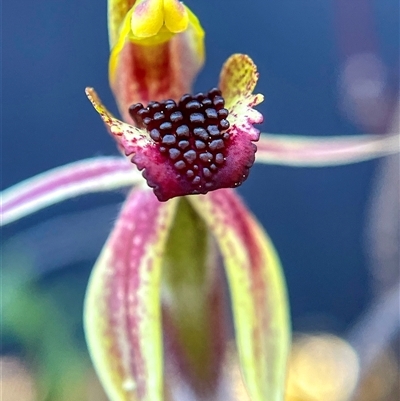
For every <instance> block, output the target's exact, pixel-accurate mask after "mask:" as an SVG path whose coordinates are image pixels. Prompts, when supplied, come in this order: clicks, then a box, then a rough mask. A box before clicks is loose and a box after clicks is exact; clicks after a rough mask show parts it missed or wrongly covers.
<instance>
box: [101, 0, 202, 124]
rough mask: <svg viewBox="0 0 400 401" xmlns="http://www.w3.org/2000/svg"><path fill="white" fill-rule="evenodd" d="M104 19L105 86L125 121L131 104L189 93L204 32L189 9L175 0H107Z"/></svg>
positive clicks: (200, 64) (197, 68)
mask: <svg viewBox="0 0 400 401" xmlns="http://www.w3.org/2000/svg"><path fill="white" fill-rule="evenodd" d="M108 21H109V35H110V46H111V55H110V61H109V78H110V85H111V88H112V90H113V92H114V95H115V98H116V100H117V103H118V106H119V110H120V113H121V115H122V117H123V119H124V120H125V121H130V118H129V116H128V113H127V112H128V108H129V106H130V105H131V104H133V103H137V102H141V103H147V102H149V101H150V100H157V99H163V98H177V97H179V96H181V95H182V94H183V93H185V92H190V90H191V85H192V82H193V79H194V78H195V76H196V75H197V73H198V71H199V69H200V68H201V67H202V65H203V63H204V31H203V29H202V27H201V25H200V22H199V20H198V19H197V17H196V16H195V15H194V14H193V13H192V12H191V11H190V10H189V8H187V7H186V6H184V5H183V4H182V3H181V2H180V1H178V0H137V1H132V0H131V1H126V0H125V1H121V0H110V1H109V9H108ZM126 119H128V120H126Z"/></svg>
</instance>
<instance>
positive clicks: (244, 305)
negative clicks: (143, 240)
mask: <svg viewBox="0 0 400 401" xmlns="http://www.w3.org/2000/svg"><path fill="white" fill-rule="evenodd" d="M188 199H190V202H191V204H192V205H193V207H194V208H195V210H196V211H197V212H198V213H199V215H200V216H201V217H202V218H203V219H204V221H205V222H206V224H207V226H208V228H209V229H210V231H211V232H212V234H213V235H214V236H215V239H216V241H217V243H218V245H219V248H220V251H221V253H222V256H223V258H224V264H225V269H226V273H227V278H228V283H229V287H230V292H231V303H232V309H233V316H234V323H235V333H236V343H237V348H238V352H239V358H240V365H241V369H242V372H243V376H244V380H245V384H246V387H247V390H248V393H249V396H250V399H251V400H252V401H283V399H284V388H285V379H286V364H287V356H288V352H289V344H290V324H289V308H288V300H287V295H286V287H285V282H284V278H283V274H282V268H281V266H280V263H279V259H278V256H277V254H276V251H275V249H274V247H273V245H272V243H271V241H270V239H269V238H268V236H267V235H266V234H265V232H264V231H263V229H262V228H261V227H260V225H259V224H258V223H257V221H256V220H255V218H254V217H253V216H252V215H251V213H250V212H249V211H248V209H247V208H246V207H245V206H244V204H243V203H242V202H241V200H240V199H239V198H238V197H237V195H236V194H235V193H234V192H233V190H227V189H221V190H219V191H214V192H210V193H209V194H207V195H205V196H193V197H189V198H188Z"/></svg>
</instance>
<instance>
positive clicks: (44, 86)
mask: <svg viewBox="0 0 400 401" xmlns="http://www.w3.org/2000/svg"><path fill="white" fill-rule="evenodd" d="M186 4H187V5H189V7H191V8H192V10H193V11H194V12H195V13H196V14H197V15H198V17H199V19H200V21H201V22H202V24H203V26H204V28H205V31H206V45H207V61H206V65H205V67H204V69H203V71H202V72H201V74H200V76H199V79H198V80H197V82H196V85H195V90H198V91H201V90H207V89H209V88H210V87H212V86H215V85H216V83H217V80H218V76H219V70H220V68H221V66H222V64H223V62H224V60H225V59H226V58H227V57H228V56H229V55H230V54H232V53H234V52H244V53H247V54H249V55H250V56H251V57H252V58H253V59H254V61H255V62H256V64H257V66H258V68H259V72H260V81H259V84H258V87H257V89H258V91H259V92H261V93H263V94H264V95H265V97H266V100H265V102H264V103H263V104H261V105H260V107H259V110H260V111H261V112H262V113H263V114H264V116H265V122H264V124H263V125H262V126H261V129H262V131H264V132H270V133H285V134H297V135H310V136H332V135H355V134H362V133H377V134H382V133H385V132H393V131H394V130H398V123H397V124H396V122H395V121H394V117H395V115H396V113H398V112H399V109H398V99H399V37H400V36H399V13H400V9H399V2H398V1H397V0H352V1H348V0H285V1H278V0H253V1H248V2H244V1H239V0H230V1H228V0H220V1H218V2H216V1H213V0H203V1H195V0H188V1H186ZM106 7H107V5H106V0H98V1H92V0H80V1H77V0H69V1H56V2H54V1H49V0H36V1H27V0H20V1H9V2H4V3H3V4H2V26H3V28H2V29H3V37H2V75H3V76H2V78H3V79H2V128H3V130H2V134H3V135H2V147H3V149H2V169H3V170H2V183H1V185H2V188H3V189H4V188H7V187H8V186H10V185H13V184H15V183H17V182H19V181H20V180H23V179H26V178H28V177H30V176H33V175H35V174H38V173H40V172H43V171H45V170H48V169H50V168H53V167H56V166H59V165H62V164H65V163H68V162H72V161H75V160H79V159H82V158H88V157H92V156H96V155H116V154H117V150H116V148H115V145H114V142H113V141H112V139H111V138H110V137H109V136H108V134H107V132H106V130H105V129H104V126H103V125H102V123H101V121H100V119H99V117H98V115H97V114H96V113H95V112H94V110H93V109H92V107H91V106H90V104H89V102H88V101H87V99H86V97H85V95H84V88H85V87H86V86H94V87H95V88H96V90H97V91H98V93H99V94H100V96H101V97H102V100H103V101H104V103H105V104H106V105H107V106H110V109H111V110H112V111H114V112H116V107H115V104H114V101H113V98H112V95H111V92H110V89H109V87H108V79H107V63H108V55H109V49H108V38H107V28H106ZM239 192H240V193H241V195H242V196H243V197H244V199H245V201H246V202H247V204H248V205H249V207H250V208H251V210H252V211H253V212H254V213H255V214H256V216H257V217H258V219H259V220H260V221H261V222H262V224H263V225H264V227H265V228H266V230H267V231H268V233H269V235H270V236H271V237H272V240H273V242H274V244H275V246H276V248H277V250H278V253H279V255H280V257H281V260H282V263H283V267H284V270H285V275H286V279H287V282H288V287H289V296H290V303H291V313H292V322H293V329H294V333H295V337H294V338H295V342H294V348H293V353H292V358H291V364H290V366H291V367H290V375H289V383H288V392H287V393H288V395H287V400H288V401H319V400H321V401H342V400H343V401H345V400H355V401H364V400H365V401H375V400H376V401H386V400H387V401H391V400H393V401H394V400H398V397H399V394H400V390H399V320H398V319H399V274H398V268H399V248H398V244H399V160H398V157H397V156H393V157H390V158H386V159H381V160H376V161H369V162H363V163H359V164H355V165H350V166H341V167H332V168H321V169H318V168H315V169H306V168H289V167H277V166H263V165H256V166H255V167H254V168H253V169H252V173H251V174H250V177H249V179H248V180H247V181H246V183H245V184H244V185H243V186H242V187H241V188H240V189H239ZM124 195H125V192H124V191H117V192H114V193H112V194H100V195H89V196H85V197H82V198H78V199H75V200H72V201H68V202H65V203H63V204H60V205H57V206H53V207H51V208H48V209H46V210H44V211H41V212H39V213H36V214H34V215H33V216H30V217H27V218H24V219H23V220H21V221H19V222H16V223H13V224H10V225H9V226H7V227H5V228H4V229H3V231H2V277H3V283H2V290H3V305H2V309H3V310H2V321H3V331H2V343H1V344H2V350H1V362H2V365H3V373H2V391H3V401H13V400H19V401H34V400H35V401H36V400H40V401H42V400H56V401H58V400H68V401H70V400H72V401H74V400H102V399H104V398H102V397H104V396H103V395H102V393H101V389H100V388H99V386H98V384H97V381H96V378H95V376H94V374H93V372H92V370H91V364H90V361H89V360H88V356H87V351H86V346H85V343H84V336H83V329H82V319H81V315H82V305H83V298H84V292H85V287H86V284H87V280H88V277H89V274H90V271H91V267H92V265H93V263H94V261H95V259H96V256H97V255H98V253H99V251H100V249H101V246H102V244H103V243H104V241H105V239H106V238H107V235H108V233H109V231H110V229H111V227H112V224H113V221H114V219H115V217H116V215H117V213H118V208H119V206H120V204H121V202H122V201H123V199H124ZM238 391H239V390H238ZM240 399H243V400H244V399H245V398H244V396H243V397H242V398H240Z"/></svg>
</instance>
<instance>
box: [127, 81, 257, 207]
mask: <svg viewBox="0 0 400 401" xmlns="http://www.w3.org/2000/svg"><path fill="white" fill-rule="evenodd" d="M224 106H225V101H224V98H223V97H222V95H221V91H220V90H219V89H217V88H213V89H211V90H210V91H209V92H207V93H198V94H196V95H189V94H185V95H183V96H182V97H181V98H180V100H179V101H178V102H175V101H173V100H171V99H169V100H165V101H161V102H154V101H152V102H150V103H149V104H148V105H147V107H145V106H143V105H142V104H140V103H137V104H134V105H132V106H131V107H130V108H129V113H130V115H131V117H132V119H133V121H134V123H135V125H136V126H137V127H138V128H142V129H146V130H147V131H148V132H149V137H150V138H151V139H152V140H153V141H154V144H155V146H156V149H158V152H159V155H160V157H161V158H162V159H163V160H164V162H165V163H167V164H169V165H170V166H171V167H172V168H173V170H174V171H175V177H174V180H175V181H176V182H175V184H176V186H180V187H181V189H179V190H178V189H177V188H175V189H174V190H170V189H169V188H167V187H168V185H170V184H168V182H169V181H170V180H171V179H172V178H171V177H166V178H164V179H161V177H160V176H158V177H154V174H153V173H152V172H153V171H155V170H156V169H157V168H161V167H160V166H157V167H156V166H151V165H150V164H149V163H148V162H146V161H145V157H144V156H143V155H139V154H136V155H134V156H133V158H132V161H133V162H135V163H136V164H137V165H138V168H139V169H145V170H146V171H145V172H144V176H145V178H146V179H147V181H148V184H149V185H150V186H151V187H153V188H154V192H155V194H156V195H157V197H158V198H159V199H160V200H167V199H169V198H171V197H173V196H177V195H187V194H196V193H197V194H199V193H207V192H208V191H209V190H212V189H217V188H220V187H221V185H219V182H218V181H219V179H218V178H216V177H218V174H219V172H220V171H221V170H222V169H224V166H225V164H226V158H227V149H228V148H229V146H230V145H231V142H232V140H231V136H230V133H229V128H230V124H229V122H228V120H227V117H228V115H229V112H228V110H227V109H225V108H224ZM254 148H255V147H251V148H250V153H252V154H254V152H255V149H254ZM246 153H247V152H246ZM245 167H246V168H245V170H246V171H243V172H242V173H240V177H239V178H240V179H238V178H237V177H235V178H234V182H232V184H231V185H227V184H226V183H225V182H224V184H223V186H224V187H226V186H231V187H235V186H237V185H240V184H241V183H242V182H243V181H244V179H245V178H246V177H247V174H248V168H247V166H245ZM227 171H231V168H228V169H227ZM225 175H226V174H225ZM235 175H238V174H235ZM232 179H233V177H232ZM224 181H227V178H226V177H224ZM175 184H174V185H175ZM164 186H165V188H164ZM170 186H171V185H170ZM170 192H171V194H170Z"/></svg>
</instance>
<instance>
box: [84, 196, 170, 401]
mask: <svg viewBox="0 0 400 401" xmlns="http://www.w3.org/2000/svg"><path fill="white" fill-rule="evenodd" d="M175 207H176V202H174V201H172V202H168V203H160V202H158V201H157V199H156V198H155V196H154V195H153V194H152V193H151V191H149V190H134V191H133V192H132V194H131V195H130V196H129V198H128V199H127V201H126V203H125V205H124V207H123V209H122V212H121V214H120V216H119V217H118V220H117V223H116V225H115V228H114V230H113V232H112V234H111V236H110V238H109V239H108V241H107V243H106V245H105V246H104V248H103V251H102V253H101V254H100V257H99V259H98V261H97V263H96V265H95V267H94V268H93V272H92V275H91V278H90V282H89V286H88V290H87V294H86V304H85V332H86V337H87V343H88V346H89V351H90V354H91V357H92V360H93V363H94V366H95V368H96V371H97V373H98V375H99V377H100V380H101V382H102V384H103V386H104V388H105V390H106V392H107V395H108V396H109V399H110V400H113V401H114V400H115V401H128V400H129V401H136V400H143V401H162V400H163V399H164V397H163V374H162V369H163V366H162V361H163V358H162V354H163V353H162V330H161V301H160V281H161V267H162V263H163V255H164V249H165V243H166V240H167V237H168V232H169V228H170V226H171V223H172V219H173V216H174V212H175Z"/></svg>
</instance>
